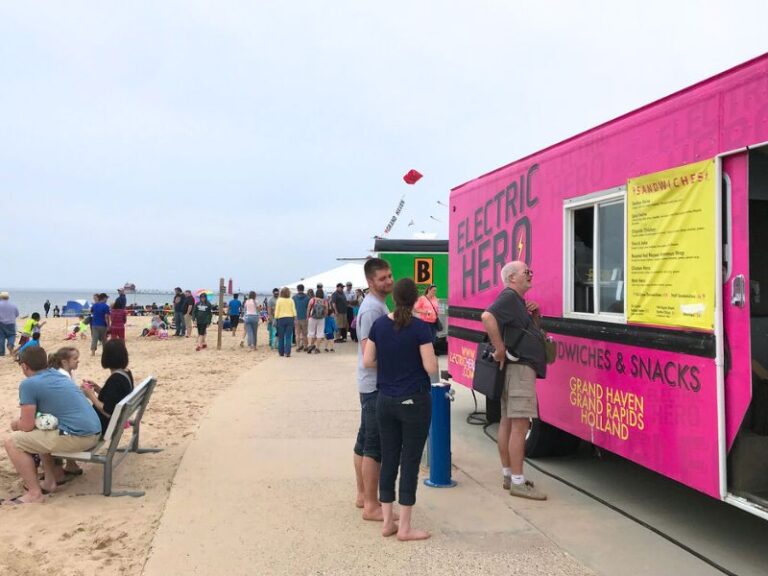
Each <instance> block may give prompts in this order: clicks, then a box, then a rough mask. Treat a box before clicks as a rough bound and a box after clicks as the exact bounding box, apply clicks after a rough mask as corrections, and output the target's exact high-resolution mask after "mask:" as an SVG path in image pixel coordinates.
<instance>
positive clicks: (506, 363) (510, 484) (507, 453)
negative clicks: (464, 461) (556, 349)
mask: <svg viewBox="0 0 768 576" xmlns="http://www.w3.org/2000/svg"><path fill="white" fill-rule="evenodd" d="M532 280H533V271H532V270H531V269H530V268H528V266H527V265H526V264H525V262H521V261H519V260H515V261H513V262H510V263H508V264H505V265H504V267H503V268H502V269H501V282H502V284H503V286H504V289H503V290H502V291H501V293H500V294H499V295H498V297H497V298H496V300H494V302H493V304H491V305H490V306H489V307H488V309H487V310H486V311H485V312H483V314H482V315H481V320H482V322H483V326H484V327H485V331H486V332H487V333H488V338H489V340H490V341H491V344H492V345H493V347H494V348H495V349H496V351H495V352H494V355H493V357H494V359H495V360H496V361H497V362H499V363H500V364H501V369H502V370H506V372H505V377H504V391H503V393H502V395H501V421H500V422H499V432H498V448H499V457H500V458H501V466H502V487H503V488H504V490H508V491H509V494H510V495H511V496H519V497H521V498H530V499H531V500H546V499H547V495H546V494H544V493H543V492H541V491H540V490H539V489H538V488H536V487H535V486H534V485H533V482H531V481H530V480H526V479H525V475H524V474H523V459H524V457H525V435H526V433H527V432H528V427H529V425H530V424H529V421H530V419H531V418H538V416H539V409H538V404H537V401H536V378H544V377H546V375H547V362H546V352H545V350H544V344H543V335H540V332H539V328H538V325H539V320H540V318H541V313H540V311H539V306H538V304H536V303H535V302H526V301H525V299H524V298H523V296H525V293H526V292H528V290H530V288H531V283H532ZM540 336H541V337H540Z"/></svg>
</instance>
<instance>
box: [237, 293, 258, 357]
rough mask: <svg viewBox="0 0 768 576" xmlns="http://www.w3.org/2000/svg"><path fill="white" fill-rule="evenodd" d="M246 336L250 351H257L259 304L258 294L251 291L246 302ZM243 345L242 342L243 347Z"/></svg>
mask: <svg viewBox="0 0 768 576" xmlns="http://www.w3.org/2000/svg"><path fill="white" fill-rule="evenodd" d="M243 322H244V323H245V335H246V338H247V341H248V350H250V351H253V350H256V341H257V336H258V333H259V304H258V302H256V292H254V291H253V290H251V291H250V292H249V293H248V299H247V300H246V301H245V316H244V318H243ZM242 345H243V343H242V342H240V346H241V347H242Z"/></svg>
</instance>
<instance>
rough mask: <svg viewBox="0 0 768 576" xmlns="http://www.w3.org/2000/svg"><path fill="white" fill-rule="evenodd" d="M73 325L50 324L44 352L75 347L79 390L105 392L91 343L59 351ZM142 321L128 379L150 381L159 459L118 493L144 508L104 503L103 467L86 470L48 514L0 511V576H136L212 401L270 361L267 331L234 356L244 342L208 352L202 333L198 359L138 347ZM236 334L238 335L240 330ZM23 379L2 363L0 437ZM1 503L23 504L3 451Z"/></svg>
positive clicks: (191, 350)
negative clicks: (128, 493) (87, 383)
mask: <svg viewBox="0 0 768 576" xmlns="http://www.w3.org/2000/svg"><path fill="white" fill-rule="evenodd" d="M71 322H72V320H71V319H69V320H66V319H49V320H48V323H47V324H46V325H45V326H44V327H43V330H42V340H41V342H42V345H43V347H44V348H45V349H46V351H48V352H52V351H55V350H56V349H58V348H59V347H61V346H65V345H74V346H75V347H77V348H78V349H79V350H80V353H81V356H80V368H79V369H78V371H77V372H76V376H77V378H78V381H80V380H81V379H82V378H90V379H92V380H94V381H96V382H103V381H104V380H105V379H106V377H107V375H108V371H107V370H104V369H102V368H101V364H100V349H99V351H98V352H97V354H96V356H95V357H91V355H90V352H89V345H90V339H88V340H77V341H74V343H73V342H65V341H64V336H65V334H66V325H67V323H71ZM148 324H149V318H148V317H145V318H142V317H133V318H129V321H128V326H127V328H126V336H127V339H126V340H127V346H128V350H129V353H130V366H129V367H130V369H131V370H132V371H133V374H134V377H135V379H136V381H137V382H138V381H140V380H142V379H144V378H145V377H147V376H148V375H155V376H156V377H157V379H158V385H157V388H156V390H155V393H154V396H153V397H152V400H151V402H150V404H149V408H148V410H147V413H146V415H145V417H144V421H143V423H142V445H143V446H152V447H158V448H162V449H163V451H162V452H160V453H159V454H146V455H130V456H129V457H128V458H127V459H126V460H125V461H124V462H123V464H122V465H120V466H119V467H118V468H117V471H116V474H115V481H114V486H115V488H116V489H121V488H134V489H139V490H146V495H145V496H144V497H142V498H138V499H134V498H128V497H123V498H105V497H104V496H102V495H101V487H102V484H101V482H102V471H101V467H100V466H90V465H87V464H85V465H83V466H84V469H85V474H84V475H83V476H81V477H79V478H77V479H75V480H74V481H72V482H70V483H68V484H66V485H64V486H61V487H60V488H59V490H58V491H57V492H56V493H55V494H54V495H52V496H50V497H49V498H48V499H47V501H46V503H45V504H42V505H29V506H17V507H2V508H0V515H2V518H1V519H0V542H1V543H2V544H0V574H2V575H3V576H37V575H41V576H42V575H50V574H56V575H61V576H86V575H90V574H97V573H98V574H102V575H104V576H111V575H131V576H133V575H138V574H140V573H141V569H142V566H143V563H144V561H145V560H146V557H147V553H148V550H149V546H150V544H151V541H152V537H153V535H154V532H155V529H156V527H157V525H158V523H159V520H160V517H161V515H162V513H163V510H164V508H165V504H166V500H167V498H168V493H169V490H170V488H171V485H172V482H173V478H174V475H175V474H176V470H177V468H178V466H179V463H180V461H181V458H182V456H183V455H184V452H185V450H186V448H187V446H188V444H189V441H190V439H191V438H192V436H193V435H194V434H195V432H196V430H197V428H198V423H199V421H200V418H201V417H202V415H203V414H204V413H205V412H206V410H207V409H208V407H209V405H210V404H211V402H212V401H213V399H214V398H215V397H216V396H217V395H218V394H219V393H220V392H221V391H222V390H224V389H225V388H227V387H228V386H230V385H231V384H232V383H233V382H234V381H235V380H236V377H237V375H238V374H240V373H241V372H243V371H244V370H247V369H249V368H252V367H253V366H254V365H256V364H257V363H259V362H260V361H261V360H263V359H264V358H265V357H266V356H267V355H268V351H267V349H266V331H265V329H264V328H262V330H261V332H260V334H259V345H260V347H261V348H260V349H259V350H258V351H256V352H248V351H247V349H243V348H240V347H239V343H240V335H241V332H238V336H237V337H236V338H233V337H232V335H231V334H230V333H229V332H224V334H223V339H222V341H223V345H222V349H221V351H217V350H215V347H216V331H215V330H212V331H209V338H208V340H209V349H208V350H206V351H203V352H195V346H194V339H192V338H189V339H186V338H184V339H181V338H169V339H168V340H163V341H161V340H156V339H146V338H140V337H139V334H140V333H141V330H142V329H143V328H144V327H146V326H147V325H148ZM241 330H242V327H241ZM22 378H23V374H22V373H21V370H20V369H19V366H18V364H16V363H15V362H13V361H12V360H11V359H10V357H9V356H7V355H6V356H4V357H2V358H0V431H2V432H0V436H1V437H2V438H5V436H6V434H7V431H9V430H10V421H11V419H12V418H15V417H17V416H18V385H19V382H20V380H21V379H22ZM0 452H1V453H0V498H9V497H13V496H16V495H18V494H21V492H22V487H21V482H20V480H19V478H18V476H17V475H16V472H15V470H14V469H13V467H12V466H11V463H10V462H9V461H8V457H7V455H6V454H5V451H4V450H2V451H0Z"/></svg>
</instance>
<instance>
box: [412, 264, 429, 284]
mask: <svg viewBox="0 0 768 576" xmlns="http://www.w3.org/2000/svg"><path fill="white" fill-rule="evenodd" d="M413 280H414V282H416V284H432V258H415V259H414V261H413Z"/></svg>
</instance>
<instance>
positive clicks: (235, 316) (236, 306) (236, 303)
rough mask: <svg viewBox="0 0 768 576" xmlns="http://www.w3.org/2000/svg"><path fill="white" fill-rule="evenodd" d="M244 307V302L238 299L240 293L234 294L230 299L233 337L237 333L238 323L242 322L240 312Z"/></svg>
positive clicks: (230, 321) (230, 322) (230, 319)
mask: <svg viewBox="0 0 768 576" xmlns="http://www.w3.org/2000/svg"><path fill="white" fill-rule="evenodd" d="M242 309H243V303H242V302H240V300H239V299H238V294H233V295H232V300H230V301H229V324H230V326H232V337H233V338H234V337H235V335H237V325H238V324H239V323H240V312H241V311H242Z"/></svg>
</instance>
